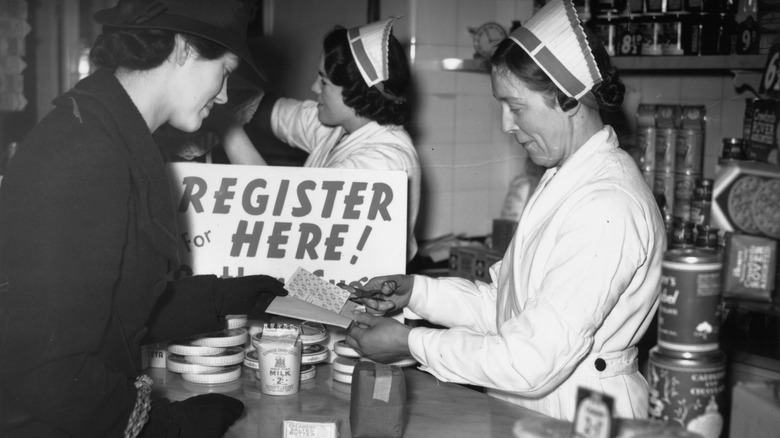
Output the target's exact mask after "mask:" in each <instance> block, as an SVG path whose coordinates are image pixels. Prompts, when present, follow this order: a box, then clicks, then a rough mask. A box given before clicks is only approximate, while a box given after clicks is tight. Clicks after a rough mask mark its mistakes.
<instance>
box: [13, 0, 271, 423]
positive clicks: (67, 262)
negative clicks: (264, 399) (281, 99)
mask: <svg viewBox="0 0 780 438" xmlns="http://www.w3.org/2000/svg"><path fill="white" fill-rule="evenodd" d="M95 19H96V21H97V22H98V23H100V24H102V25H103V32H102V34H101V35H100V36H99V37H98V38H97V40H96V42H95V43H94V45H93V47H92V50H91V52H90V59H91V61H92V63H93V65H94V66H96V67H97V70H96V71H95V72H94V73H93V74H91V75H90V76H88V77H87V78H85V79H83V80H82V81H80V82H78V83H77V84H76V85H75V86H74V88H73V89H71V90H70V91H68V92H66V93H65V94H63V95H62V96H60V97H58V98H57V99H55V100H54V108H53V110H52V111H51V112H50V113H49V114H48V115H46V117H45V118H44V119H43V120H42V121H41V122H40V123H39V124H38V125H37V126H36V127H35V128H34V129H33V130H32V132H31V133H30V135H29V136H28V137H27V139H26V140H25V142H24V143H23V144H22V145H21V147H20V148H19V152H18V153H17V154H16V156H15V157H14V159H13V161H11V163H10V165H9V168H8V171H7V173H6V174H5V178H4V180H3V185H2V189H0V251H1V252H2V253H1V254H0V276H1V277H0V278H1V279H2V281H0V284H2V286H1V287H0V339H1V340H2V341H0V403H1V404H0V435H1V436H3V437H5V438H10V437H17V436H19V437H80V438H83V437H101V438H106V437H128V438H130V437H136V436H142V437H184V436H186V437H189V438H192V437H219V436H222V435H223V434H224V432H225V431H226V430H227V428H228V427H229V426H230V425H231V424H232V423H233V422H234V421H235V420H236V419H237V418H238V417H239V416H240V415H241V414H242V412H243V403H242V402H241V401H239V400H237V399H234V398H232V397H229V396H226V395H222V394H205V395H198V396H195V397H191V398H189V399H186V400H182V401H174V402H171V401H169V400H167V399H164V398H158V397H156V396H151V394H150V384H151V379H149V378H148V377H146V376H143V375H142V374H141V373H142V371H143V370H142V369H141V345H142V344H144V343H152V342H161V341H168V340H173V339H178V338H183V337H189V336H195V335H198V334H203V333H209V332H215V331H219V330H222V329H224V328H225V324H226V322H225V316H226V315H231V314H248V315H256V316H254V317H258V316H259V315H260V314H262V313H263V312H264V311H265V309H266V308H267V306H268V305H269V304H270V302H271V301H272V300H273V299H274V297H276V296H277V295H284V294H286V292H285V291H284V289H283V288H282V284H281V283H280V282H279V281H277V280H276V279H273V278H271V277H267V276H263V275H255V276H247V277H242V278H232V279H219V278H217V277H215V276H211V275H209V276H191V277H185V278H182V279H178V280H175V281H174V280H171V281H169V279H171V278H172V275H170V274H171V273H172V272H174V271H175V270H176V269H177V267H178V260H179V258H178V252H177V251H178V250H177V238H178V236H179V234H178V232H177V230H176V216H175V204H174V202H173V198H172V193H171V191H170V188H169V182H168V178H167V176H166V172H165V163H164V162H163V159H162V154H161V151H160V149H159V147H158V146H157V144H156V143H155V142H154V140H153V138H152V133H153V132H154V131H155V130H157V129H158V128H159V127H161V126H162V125H164V124H166V123H167V124H170V125H171V126H172V127H174V128H176V129H179V130H182V131H185V132H193V131H195V130H197V129H198V128H200V126H201V123H202V120H203V119H204V118H205V117H206V116H207V115H208V113H209V111H210V110H211V109H212V108H213V107H214V105H220V104H223V103H225V102H226V100H227V93H226V84H227V80H228V77H229V76H230V74H231V73H232V72H233V71H235V70H236V69H237V68H238V67H239V63H240V62H244V63H247V64H248V65H249V67H251V68H253V69H254V70H255V71H256V74H260V72H259V70H258V69H257V67H256V66H255V64H254V62H253V61H252V57H251V55H250V53H249V49H248V47H247V45H246V42H245V38H246V29H247V11H246V10H245V6H244V4H243V2H240V1H234V0H164V1H148V0H120V1H119V2H118V4H117V6H115V7H113V8H109V9H104V10H102V11H99V12H97V13H96V15H95Z"/></svg>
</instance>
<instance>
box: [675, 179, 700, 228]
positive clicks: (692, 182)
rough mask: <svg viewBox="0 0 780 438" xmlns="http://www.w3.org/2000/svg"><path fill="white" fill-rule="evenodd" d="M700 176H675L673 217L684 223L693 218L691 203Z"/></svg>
mask: <svg viewBox="0 0 780 438" xmlns="http://www.w3.org/2000/svg"><path fill="white" fill-rule="evenodd" d="M698 178H699V175H686V174H682V173H676V174H675V175H674V205H673V206H672V215H673V216H674V217H677V218H680V219H682V220H684V221H689V220H690V218H691V201H692V200H693V191H694V188H695V187H696V180H697V179H698Z"/></svg>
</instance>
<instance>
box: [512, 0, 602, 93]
mask: <svg viewBox="0 0 780 438" xmlns="http://www.w3.org/2000/svg"><path fill="white" fill-rule="evenodd" d="M509 38H511V39H512V41H514V42H515V43H517V45H519V46H520V47H521V48H522V49H523V50H525V51H526V52H527V53H528V54H529V55H530V56H531V58H532V59H533V60H534V61H535V62H536V64H538V65H539V67H541V69H542V70H544V72H545V73H547V76H549V77H550V79H552V81H553V82H555V85H557V86H558V88H560V89H561V91H563V92H564V93H566V95H567V96H569V97H573V98H575V99H578V100H579V99H580V98H582V97H583V96H585V95H586V94H587V93H588V92H589V91H590V90H591V89H592V88H593V86H594V85H596V84H598V83H599V82H601V73H599V69H598V67H597V66H596V60H595V58H594V57H593V52H591V49H590V45H589V44H588V40H587V38H586V37H585V32H584V31H583V29H582V25H581V24H580V20H579V18H578V17H577V12H576V11H575V10H574V5H573V4H572V2H571V0H550V1H548V2H547V4H545V5H544V7H543V8H542V9H540V10H539V11H538V12H537V13H536V14H534V16H533V17H531V18H530V19H529V20H528V21H527V22H526V23H525V24H524V25H523V26H521V27H518V28H517V29H515V31H514V32H512V34H511V35H510V36H509Z"/></svg>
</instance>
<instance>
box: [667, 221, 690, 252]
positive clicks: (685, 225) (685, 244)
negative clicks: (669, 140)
mask: <svg viewBox="0 0 780 438" xmlns="http://www.w3.org/2000/svg"><path fill="white" fill-rule="evenodd" d="M693 230H694V229H693V223H692V222H688V221H685V220H682V219H680V218H675V219H674V220H673V222H672V238H671V240H669V247H670V248H675V249H682V248H693V246H694V243H695V238H694V236H693V234H694V233H693Z"/></svg>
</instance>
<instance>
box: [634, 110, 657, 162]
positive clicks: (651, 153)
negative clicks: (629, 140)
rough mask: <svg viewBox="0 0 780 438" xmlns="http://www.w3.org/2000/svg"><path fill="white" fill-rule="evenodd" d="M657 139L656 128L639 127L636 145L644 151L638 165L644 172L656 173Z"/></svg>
mask: <svg viewBox="0 0 780 438" xmlns="http://www.w3.org/2000/svg"><path fill="white" fill-rule="evenodd" d="M637 118H638V117H637ZM655 137H656V131H655V127H654V126H646V127H637V131H636V145H637V147H638V148H639V150H640V151H642V155H641V156H640V157H639V163H638V164H639V168H640V169H642V171H643V172H645V171H650V172H654V171H655V142H656V139H655Z"/></svg>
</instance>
